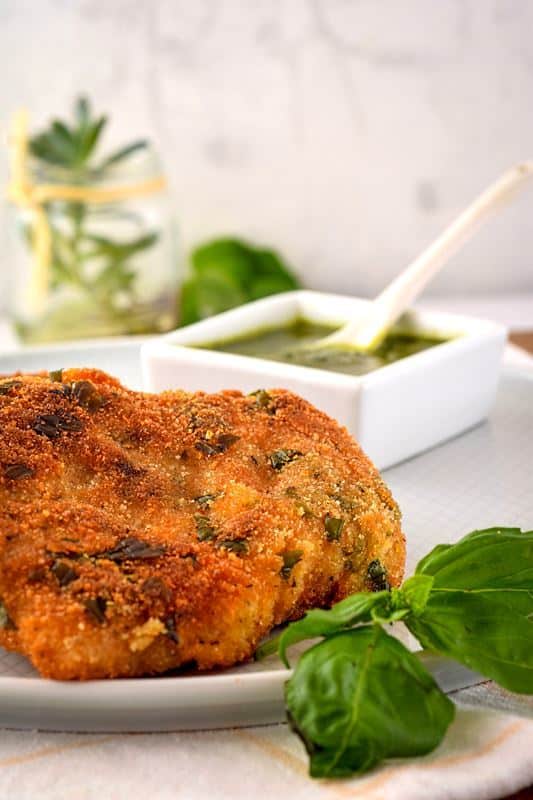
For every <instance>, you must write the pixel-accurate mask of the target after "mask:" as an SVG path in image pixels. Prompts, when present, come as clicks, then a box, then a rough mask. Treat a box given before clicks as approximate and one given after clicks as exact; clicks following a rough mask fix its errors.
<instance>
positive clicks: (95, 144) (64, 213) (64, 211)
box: [26, 97, 159, 380]
mask: <svg viewBox="0 0 533 800" xmlns="http://www.w3.org/2000/svg"><path fill="white" fill-rule="evenodd" d="M107 123H108V118H107V116H105V115H98V114H93V111H92V109H91V106H90V103H89V101H88V99H87V98H85V97H80V98H79V99H78V100H77V101H76V103H75V106H74V113H73V116H72V119H71V120H59V119H54V120H52V122H51V123H50V124H49V126H48V127H47V128H46V129H44V130H42V131H41V132H39V133H37V134H36V135H35V136H33V137H32V138H31V139H30V140H29V152H30V153H31V155H32V156H34V157H35V158H36V159H38V162H37V166H36V169H38V170H40V171H42V172H43V174H44V177H43V178H41V180H43V181H44V182H49V181H56V182H58V183H60V184H65V183H66V184H68V185H74V186H80V187H86V186H92V185H94V183H95V182H102V181H105V180H108V179H110V178H111V176H112V171H113V170H114V169H115V168H116V167H117V166H118V165H119V164H122V163H124V162H126V161H127V160H128V159H129V158H131V157H132V156H133V155H134V154H135V153H138V152H140V151H144V150H146V149H147V148H148V142H147V141H146V140H145V139H139V140H136V141H134V142H131V143H128V144H126V145H125V146H123V147H120V148H119V149H117V150H115V151H113V152H112V153H110V154H108V155H104V156H100V155H99V150H100V144H101V140H102V135H103V133H104V131H105V129H106V126H107ZM43 168H44V169H43ZM58 207H59V206H58V203H57V202H53V201H52V202H49V203H45V204H44V206H43V209H44V212H45V214H46V216H47V223H48V227H49V229H50V234H51V256H52V258H51V266H50V270H51V272H50V278H51V281H50V286H51V291H52V292H55V291H56V290H59V289H60V288H61V287H64V286H66V287H70V288H71V290H72V289H74V290H75V291H77V292H82V293H84V294H86V295H87V297H88V299H90V301H91V303H94V305H95V307H97V308H98V309H99V310H100V311H101V312H102V313H103V314H104V315H105V317H106V318H107V319H108V320H109V321H110V322H112V323H114V324H115V325H116V324H117V323H120V325H121V328H123V329H124V331H129V330H130V329H131V331H132V332H136V329H135V328H134V327H133V328H132V326H131V322H130V318H131V308H132V306H134V304H135V303H136V302H138V298H137V295H136V287H135V283H136V271H135V265H134V259H135V258H137V257H138V256H139V255H140V254H142V253H144V252H145V251H147V250H149V249H150V248H151V247H153V246H154V245H155V244H156V242H157V241H158V240H159V233H158V232H157V231H146V230H143V229H142V227H140V226H139V225H137V226H136V227H137V228H138V231H137V232H136V233H135V235H134V236H133V237H131V238H125V237H124V236H123V235H120V236H117V237H114V236H113V237H111V236H109V235H105V236H104V235H102V221H103V220H104V221H105V222H106V227H109V222H110V221H113V219H114V218H116V220H117V225H118V226H119V229H120V230H123V227H124V210H123V209H120V208H117V209H116V210H115V209H114V208H113V207H112V206H111V205H110V207H104V208H103V210H102V209H99V208H94V207H92V206H91V205H89V204H88V203H85V202H82V201H61V206H60V207H59V208H60V213H59V214H58V212H57V209H58ZM133 219H134V221H135V218H133ZM26 240H27V243H28V245H29V246H30V247H33V246H34V242H33V237H32V233H31V230H27V231H26ZM52 380H60V378H58V379H56V378H52Z"/></svg>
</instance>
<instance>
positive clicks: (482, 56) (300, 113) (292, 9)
mask: <svg viewBox="0 0 533 800" xmlns="http://www.w3.org/2000/svg"><path fill="white" fill-rule="evenodd" d="M532 31H533V2H531V1H530V0H248V2H246V0H0V65H1V75H2V79H1V81H0V117H1V122H2V125H5V123H6V122H7V119H8V116H9V114H10V112H11V111H12V110H13V109H14V108H16V107H17V106H19V105H21V104H23V105H26V106H27V107H29V109H30V110H31V112H32V115H33V119H34V120H35V122H39V123H41V122H43V121H44V120H46V118H47V117H48V116H50V115H51V114H57V113H58V112H62V111H63V110H64V109H66V108H67V107H68V104H69V103H70V101H71V98H72V97H73V95H75V94H76V93H78V92H79V91H85V92H88V93H89V94H90V95H91V96H92V97H93V98H94V99H95V101H96V103H97V104H98V106H99V107H100V108H101V109H103V110H109V111H110V112H112V114H113V123H114V126H113V127H114V131H115V138H116V139H119V138H121V137H123V136H124V137H128V138H129V137H136V136H137V135H139V134H143V133H147V134H149V135H151V136H153V137H155V139H156V140H157V142H158V144H159V147H160V149H161V151H162V153H163V155H164V158H165V161H166V166H167V170H168V172H169V174H170V176H171V178H172V181H173V183H174V188H175V200H176V209H177V212H178V215H179V219H180V225H181V230H182V234H183V237H184V239H185V243H186V245H187V246H189V245H190V244H192V243H194V242H195V241H197V240H199V239H202V238H203V237H206V236H210V235H214V234H218V233H239V234H244V235H247V236H249V237H251V238H253V239H255V240H258V241H263V242H264V243H268V244H272V245H276V246H278V247H279V248H280V249H281V250H282V251H283V252H284V253H285V254H286V256H287V258H288V259H289V260H290V261H291V262H292V263H293V264H294V265H295V266H296V268H297V269H298V271H299V272H300V274H301V275H302V277H303V278H304V280H305V281H306V282H307V283H308V285H310V286H313V287H319V288H335V289H339V290H348V291H351V292H360V293H364V294H370V293H373V292H376V291H377V290H379V288H380V287H381V286H382V285H383V284H384V283H385V281H386V280H387V279H389V278H390V277H391V276H392V275H393V274H394V273H395V272H396V271H397V270H398V269H399V268H401V267H402V266H403V265H404V264H405V263H406V262H407V260H408V259H410V258H411V257H412V256H414V255H416V253H417V251H418V250H420V249H421V248H422V247H423V246H424V245H425V244H426V243H428V242H429V241H430V240H431V239H432V237H434V236H435V235H436V234H437V233H439V231H440V230H441V229H442V228H443V226H444V225H445V224H446V223H448V222H449V221H450V220H451V219H452V218H453V216H454V214H456V213H457V212H458V211H460V210H461V207H462V206H463V205H464V204H466V203H467V202H468V201H470V200H471V199H472V198H473V197H474V196H475V194H476V193H477V192H478V191H479V190H481V189H482V188H483V187H484V185H485V184H486V183H488V182H489V181H490V180H492V179H493V178H495V177H496V176H497V175H498V173H499V172H500V171H502V170H503V169H504V168H506V167H507V166H509V165H511V164H513V163H514V162H516V161H519V160H521V159H524V158H528V157H533V102H532V100H533V92H532V89H533V43H532V41H533V40H532V37H531V34H532ZM0 264H2V266H3V268H4V269H9V263H6V258H5V256H4V257H3V258H2V259H1V260H0ZM532 264H533V189H532V191H531V193H528V194H526V195H525V196H524V197H522V198H521V199H520V200H519V201H518V203H517V204H516V206H514V207H513V208H512V209H509V210H508V211H507V212H505V214H504V215H503V216H502V217H501V219H499V220H498V221H497V222H496V223H495V224H494V225H493V226H492V227H491V228H490V229H487V230H486V231H484V232H483V233H482V234H481V235H480V237H479V238H478V239H477V240H476V241H475V242H473V243H472V244H471V245H469V247H468V248H467V249H466V250H465V251H464V252H463V253H462V254H461V255H460V256H458V257H457V258H456V259H455V260H454V261H453V262H452V263H450V265H449V267H448V268H447V270H446V271H445V273H444V274H442V276H441V277H440V278H439V279H438V281H437V282H436V284H435V285H434V287H433V289H432V291H433V292H441V293H463V292H467V291H469V292H476V293H480V292H487V293H488V292H497V291H503V290H505V291H526V290H530V291H533V268H532Z"/></svg>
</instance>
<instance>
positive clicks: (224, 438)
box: [194, 433, 239, 456]
mask: <svg viewBox="0 0 533 800" xmlns="http://www.w3.org/2000/svg"><path fill="white" fill-rule="evenodd" d="M238 440H239V437H238V436H235V434H233V433H221V434H220V436H218V437H217V438H216V439H209V440H207V439H200V440H199V441H198V442H196V444H195V445H194V447H195V448H196V450H198V451H199V452H200V453H203V454H204V455H205V456H217V455H219V454H220V453H225V452H226V450H227V449H228V447H231V445H232V444H235V442H237V441H238Z"/></svg>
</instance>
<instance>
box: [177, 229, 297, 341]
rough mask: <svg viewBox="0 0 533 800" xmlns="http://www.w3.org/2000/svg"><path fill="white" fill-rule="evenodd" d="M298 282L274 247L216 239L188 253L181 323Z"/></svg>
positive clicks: (193, 320) (284, 288)
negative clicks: (269, 248) (187, 276)
mask: <svg viewBox="0 0 533 800" xmlns="http://www.w3.org/2000/svg"><path fill="white" fill-rule="evenodd" d="M299 285H300V284H299V282H298V280H297V278H296V277H295V276H294V275H293V274H292V272H291V271H290V270H289V268H288V267H287V266H286V265H285V264H284V263H283V261H282V259H281V258H280V256H279V255H278V254H277V253H275V252H274V251H273V250H265V249H261V248H256V247H254V246H253V245H251V244H248V243H247V242H243V241H241V240H240V239H232V238H222V239H216V240H214V241H211V242H207V243H206V244H202V245H200V246H199V247H197V248H196V249H195V250H193V252H192V254H191V276H190V278H189V279H188V280H187V281H186V283H185V285H184V288H183V290H182V295H181V324H182V325H188V324H190V323H191V322H196V321H198V320H199V319H204V318H205V317H209V316H212V315H213V314H218V313H220V312H221V311H226V310H228V309H229V308H235V307H236V306H239V305H242V304H243V303H247V302H249V301H250V300H255V299H257V298H260V297H266V296H267V295H271V294H277V293H279V292H286V291H288V290H290V289H297V288H298V287H299Z"/></svg>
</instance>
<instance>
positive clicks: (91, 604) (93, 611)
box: [83, 597, 107, 625]
mask: <svg viewBox="0 0 533 800" xmlns="http://www.w3.org/2000/svg"><path fill="white" fill-rule="evenodd" d="M83 605H84V606H85V610H86V611H87V613H88V614H89V615H90V616H91V617H92V618H93V620H94V621H95V622H98V623H99V624H100V625H102V624H103V623H104V622H105V612H106V608H107V600H106V599H105V597H90V598H89V599H88V600H84V601H83Z"/></svg>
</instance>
